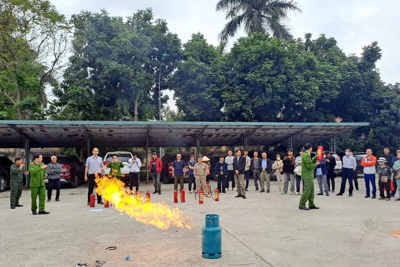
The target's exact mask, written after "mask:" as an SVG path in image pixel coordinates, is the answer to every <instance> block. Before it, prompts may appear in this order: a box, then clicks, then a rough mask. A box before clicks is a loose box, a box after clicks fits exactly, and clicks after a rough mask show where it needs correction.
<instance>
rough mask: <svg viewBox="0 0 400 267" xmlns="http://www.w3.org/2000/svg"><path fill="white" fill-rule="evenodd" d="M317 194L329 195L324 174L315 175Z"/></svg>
mask: <svg viewBox="0 0 400 267" xmlns="http://www.w3.org/2000/svg"><path fill="white" fill-rule="evenodd" d="M317 181H318V187H319V192H320V193H324V191H325V194H327V195H329V188H328V181H327V180H326V174H323V175H317Z"/></svg>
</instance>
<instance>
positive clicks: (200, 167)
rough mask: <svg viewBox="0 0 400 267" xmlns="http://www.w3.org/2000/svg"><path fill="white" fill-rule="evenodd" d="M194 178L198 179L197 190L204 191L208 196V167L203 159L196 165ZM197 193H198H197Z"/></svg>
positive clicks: (200, 158)
mask: <svg viewBox="0 0 400 267" xmlns="http://www.w3.org/2000/svg"><path fill="white" fill-rule="evenodd" d="M193 174H194V178H195V179H196V188H197V190H198V191H203V195H207V197H210V195H208V194H207V184H206V176H207V165H206V164H205V163H204V162H203V158H202V157H199V159H198V160H197V163H196V165H194V172H193ZM195 193H197V191H196V192H195Z"/></svg>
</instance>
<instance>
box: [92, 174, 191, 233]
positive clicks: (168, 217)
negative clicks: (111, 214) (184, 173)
mask: <svg viewBox="0 0 400 267" xmlns="http://www.w3.org/2000/svg"><path fill="white" fill-rule="evenodd" d="M95 181H96V184H97V188H96V192H97V193H98V194H99V195H102V196H103V198H104V200H105V201H109V202H110V203H112V204H113V205H114V207H115V208H116V209H117V210H118V211H119V212H120V213H121V214H122V213H125V214H127V215H128V216H130V217H132V218H134V219H136V221H138V222H141V223H143V224H147V225H150V224H152V225H154V226H155V227H157V228H159V229H161V230H166V229H168V228H169V227H171V226H175V227H179V228H187V229H192V228H194V226H193V225H192V224H191V223H190V222H191V220H192V219H191V218H190V217H188V216H186V215H184V214H183V212H182V210H180V209H179V208H170V207H169V206H168V205H167V204H166V203H165V202H163V203H151V202H147V201H146V200H144V199H143V198H142V197H141V196H140V194H137V195H135V194H133V195H131V194H130V191H127V190H125V187H124V182H121V181H120V180H118V179H115V178H111V179H109V178H108V177H106V178H100V177H99V176H98V175H97V176H96V179H95Z"/></svg>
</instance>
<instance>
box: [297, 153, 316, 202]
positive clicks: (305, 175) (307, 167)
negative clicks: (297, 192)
mask: <svg viewBox="0 0 400 267" xmlns="http://www.w3.org/2000/svg"><path fill="white" fill-rule="evenodd" d="M316 162H317V158H316V157H315V158H313V159H311V157H310V154H309V152H308V151H305V152H304V154H303V156H302V157H301V179H303V182H304V191H303V194H302V195H301V198H300V204H299V207H305V206H306V203H307V200H308V207H315V204H314V169H315V167H317V164H316Z"/></svg>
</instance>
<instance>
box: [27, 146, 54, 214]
mask: <svg viewBox="0 0 400 267" xmlns="http://www.w3.org/2000/svg"><path fill="white" fill-rule="evenodd" d="M42 161H43V156H42V155H40V154H38V155H35V156H34V157H33V162H31V163H30V164H29V173H30V176H31V177H30V180H29V187H30V188H31V199H32V205H31V210H32V215H37V214H38V213H37V212H36V210H37V202H36V200H37V198H38V197H39V215H41V214H43V215H46V214H49V213H50V212H47V211H45V209H44V208H45V207H44V206H45V200H46V184H45V183H44V175H45V174H46V169H47V165H45V164H44V163H43V162H42Z"/></svg>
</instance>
